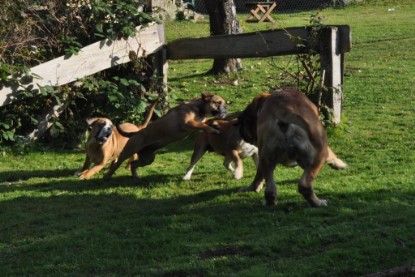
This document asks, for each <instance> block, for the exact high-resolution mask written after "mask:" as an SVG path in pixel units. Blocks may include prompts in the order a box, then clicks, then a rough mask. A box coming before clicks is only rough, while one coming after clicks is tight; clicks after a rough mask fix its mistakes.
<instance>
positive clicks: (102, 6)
mask: <svg viewBox="0 0 415 277" xmlns="http://www.w3.org/2000/svg"><path fill="white" fill-rule="evenodd" d="M151 21H154V20H153V18H152V17H151V16H149V15H148V14H146V13H144V12H143V6H142V2H141V1H139V0H119V1H112V0H104V1H93V0H63V1H61V0H59V1H58V0H52V1H47V2H46V4H45V2H44V1H33V0H5V1H4V4H3V9H1V11H0V88H2V87H4V86H9V85H11V84H14V85H21V84H22V82H24V81H18V80H20V77H22V76H26V77H27V78H29V79H30V78H35V77H36V76H30V75H29V73H28V72H29V70H28V69H29V68H30V67H32V66H35V65H38V64H41V63H44V62H46V61H48V60H52V59H54V58H56V57H59V56H62V55H76V54H77V53H78V51H79V50H80V49H81V48H82V47H83V46H86V45H88V44H91V43H93V42H96V41H99V40H101V39H103V38H109V39H117V38H121V37H128V36H133V35H135V32H136V26H138V25H144V26H145V25H147V24H148V23H149V22H151ZM149 64H151V63H150V62H149V61H148V59H147V60H141V59H137V58H135V60H134V61H133V62H131V63H129V64H126V65H122V66H118V67H115V68H111V69H109V70H106V71H103V72H101V73H97V74H95V75H94V76H93V77H89V78H85V79H84V80H81V81H79V82H75V83H73V84H69V85H65V86H61V87H57V88H52V87H44V88H41V90H40V93H39V94H36V95H35V94H34V92H33V91H31V90H27V89H22V90H20V91H19V93H18V95H17V96H16V100H15V101H14V102H13V103H11V104H9V105H6V106H2V107H0V122H1V124H0V146H4V145H12V144H14V143H16V139H17V138H19V137H25V136H27V134H28V133H30V132H32V131H33V130H34V129H35V128H36V126H37V124H38V121H39V118H41V117H42V115H43V114H44V113H45V112H46V111H48V110H51V109H53V108H54V107H58V106H59V107H61V108H63V111H62V112H61V114H60V116H59V117H57V118H54V117H52V118H51V120H50V122H49V123H50V124H51V127H50V128H49V132H48V133H47V134H46V135H45V136H44V137H43V138H42V139H43V140H44V141H47V142H54V144H55V145H59V146H65V147H72V146H74V145H76V144H78V143H79V140H80V138H81V134H82V133H83V132H84V130H85V128H86V125H83V124H80V123H81V122H82V123H83V122H84V119H85V118H87V117H91V116H106V117H109V118H111V119H112V120H113V121H114V122H120V121H125V120H128V121H131V122H137V123H138V122H139V121H140V120H141V119H142V117H143V116H144V114H143V113H144V112H145V109H146V107H147V106H148V103H149V102H151V101H152V100H153V99H154V98H155V97H156V96H157V94H159V93H161V91H162V90H161V89H160V86H159V80H157V79H156V78H155V77H153V76H152V75H151V74H148V71H149V68H148V65H149ZM150 69H151V68H150ZM24 79H25V78H23V79H22V80H24Z"/></svg>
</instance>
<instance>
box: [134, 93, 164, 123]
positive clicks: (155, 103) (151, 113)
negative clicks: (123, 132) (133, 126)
mask: <svg viewBox="0 0 415 277" xmlns="http://www.w3.org/2000/svg"><path fill="white" fill-rule="evenodd" d="M158 100H159V99H158V98H157V99H156V100H154V102H153V104H151V106H150V109H149V110H148V114H147V117H146V119H145V120H144V122H143V123H142V124H139V125H137V127H138V128H139V129H140V130H141V129H143V128H145V127H147V125H148V124H149V123H150V120H151V117H152V116H153V113H154V110H155V109H156V106H157V104H158V102H159V101H158Z"/></svg>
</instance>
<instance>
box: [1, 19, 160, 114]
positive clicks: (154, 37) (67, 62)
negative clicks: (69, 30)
mask: <svg viewBox="0 0 415 277" xmlns="http://www.w3.org/2000/svg"><path fill="white" fill-rule="evenodd" d="M137 28H138V32H137V35H136V36H135V37H130V38H128V39H120V40H115V41H111V40H108V39H105V40H102V41H99V42H96V43H94V44H91V45H88V46H86V47H84V48H82V49H81V50H80V51H79V53H78V54H76V55H72V56H70V57H67V56H61V57H59V58H56V59H54V60H51V61H48V62H46V63H43V64H40V65H38V66H35V67H32V68H31V69H30V72H31V74H33V75H34V76H37V77H36V78H34V79H33V80H32V81H31V82H29V83H27V84H25V85H24V86H25V87H26V88H30V89H34V90H38V89H39V87H42V86H47V85H50V86H61V85H64V84H68V83H71V82H73V81H76V80H79V79H81V78H83V77H86V76H90V75H93V74H95V73H97V72H99V71H102V70H105V69H108V68H110V67H113V66H116V65H120V64H123V63H127V62H129V61H130V59H129V57H128V53H129V52H130V51H134V52H136V53H137V56H138V57H140V56H143V55H148V54H151V53H154V52H156V51H158V50H160V49H161V48H162V47H163V46H164V43H165V41H164V27H163V25H157V24H152V25H150V26H148V27H146V28H141V27H137ZM19 89H22V88H21V87H18V86H12V87H4V88H3V89H2V90H0V106H3V105H6V104H9V103H11V102H12V101H13V100H14V94H15V93H16V92H17V90H19Z"/></svg>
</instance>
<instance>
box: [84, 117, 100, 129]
mask: <svg viewBox="0 0 415 277" xmlns="http://www.w3.org/2000/svg"><path fill="white" fill-rule="evenodd" d="M96 120H97V119H96V118H87V119H85V121H86V124H88V128H90V129H91V127H92V124H93V123H94V122H95V121H96Z"/></svg>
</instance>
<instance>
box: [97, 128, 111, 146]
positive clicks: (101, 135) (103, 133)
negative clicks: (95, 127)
mask: <svg viewBox="0 0 415 277" xmlns="http://www.w3.org/2000/svg"><path fill="white" fill-rule="evenodd" d="M111 135H112V127H110V126H104V127H102V128H101V130H100V131H99V132H98V133H97V134H96V135H95V139H96V140H97V141H98V142H101V143H104V142H106V141H107V140H108V139H109V137H110V136H111Z"/></svg>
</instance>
